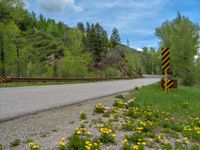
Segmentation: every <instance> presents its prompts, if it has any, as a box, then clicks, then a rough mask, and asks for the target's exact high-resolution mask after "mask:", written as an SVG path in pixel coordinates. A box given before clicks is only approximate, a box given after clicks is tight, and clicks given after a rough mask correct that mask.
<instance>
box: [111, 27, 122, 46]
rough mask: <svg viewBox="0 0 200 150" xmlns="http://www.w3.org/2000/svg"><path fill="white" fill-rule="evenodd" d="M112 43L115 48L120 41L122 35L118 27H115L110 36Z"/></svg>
mask: <svg viewBox="0 0 200 150" xmlns="http://www.w3.org/2000/svg"><path fill="white" fill-rule="evenodd" d="M110 41H111V45H112V47H113V48H114V47H115V46H116V45H117V44H118V43H120V36H119V32H118V30H117V28H114V29H113V31H112V34H111V37H110Z"/></svg>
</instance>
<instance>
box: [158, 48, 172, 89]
mask: <svg viewBox="0 0 200 150" xmlns="http://www.w3.org/2000/svg"><path fill="white" fill-rule="evenodd" d="M162 70H163V72H164V89H165V92H167V91H168V90H169V89H170V88H174V87H175V86H174V83H175V81H174V80H170V79H168V74H169V72H170V51H169V48H163V49H162ZM161 83H162V82H161ZM161 86H162V85H161Z"/></svg>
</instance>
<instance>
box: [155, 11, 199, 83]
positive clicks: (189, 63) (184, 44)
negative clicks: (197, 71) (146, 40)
mask: <svg viewBox="0 0 200 150" xmlns="http://www.w3.org/2000/svg"><path fill="white" fill-rule="evenodd" d="M183 31H184V32H183ZM156 35H157V36H158V37H159V38H160V39H161V40H162V43H161V46H162V47H169V48H170V65H171V70H172V72H173V75H175V76H177V77H181V78H183V84H185V85H192V84H193V80H189V79H188V78H190V79H192V78H194V75H193V73H192V72H194V63H193V62H194V56H195V55H196V54H197V49H198V39H199V26H198V25H197V24H194V23H193V22H192V21H190V20H189V18H187V17H185V16H182V15H181V14H180V13H178V14H177V16H176V18H175V19H173V20H172V21H165V22H164V23H163V24H162V26H161V27H160V28H157V29H156ZM183 64H184V65H183Z"/></svg>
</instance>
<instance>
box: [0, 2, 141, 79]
mask: <svg viewBox="0 0 200 150" xmlns="http://www.w3.org/2000/svg"><path fill="white" fill-rule="evenodd" d="M0 20H1V23H0V74H1V75H6V76H11V77H12V76H14V77H16V76H17V77H40V76H41V77H53V76H54V77H91V76H92V77H122V76H123V77H125V76H129V75H131V73H133V72H134V71H137V69H135V70H134V71H131V69H133V67H132V65H131V63H132V60H131V58H130V59H129V58H128V60H126V61H127V63H128V64H129V69H128V70H129V71H128V72H130V71H131V73H128V72H126V64H125V58H124V50H126V49H129V48H128V47H126V48H124V47H125V46H123V45H120V37H119V33H118V30H117V29H116V28H114V29H113V33H112V35H111V39H110V40H109V39H108V35H107V32H106V31H105V29H104V28H103V27H102V26H101V25H100V24H99V23H96V24H93V23H92V24H89V23H87V25H86V27H85V26H84V24H83V23H81V22H79V23H78V24H77V28H69V27H68V26H67V25H66V24H64V23H62V22H58V23H56V22H55V20H53V19H46V18H45V17H44V16H43V15H42V14H40V15H39V16H38V17H37V16H36V14H35V13H34V12H32V13H29V12H28V11H27V10H26V9H24V3H23V1H22V0H0ZM109 43H111V45H109ZM115 52H116V53H115ZM105 58H106V59H105ZM137 61H139V59H137V60H135V63H138V62H137ZM121 64H123V65H124V66H125V67H124V68H123V69H122V68H120V67H121V66H123V65H121ZM120 65H121V66H120ZM124 70H125V71H124ZM135 74H138V73H135Z"/></svg>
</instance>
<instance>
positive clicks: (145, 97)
mask: <svg viewBox="0 0 200 150" xmlns="http://www.w3.org/2000/svg"><path fill="white" fill-rule="evenodd" d="M135 97H136V99H135V101H134V102H135V103H136V104H135V105H138V104H139V105H144V106H152V107H153V109H158V110H160V111H172V110H173V112H174V113H177V114H182V115H191V114H192V115H193V116H199V110H200V101H199V98H200V92H199V89H198V88H196V87H185V86H179V87H178V89H171V90H169V92H168V93H165V92H164V91H163V90H162V89H161V88H160V84H153V85H149V86H145V87H142V88H141V90H140V91H139V92H137V93H135ZM187 101H188V102H189V103H188V104H187V105H189V106H187V108H188V109H187V108H186V109H184V108H183V106H184V105H185V102H187ZM184 107H185V106H184Z"/></svg>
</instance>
